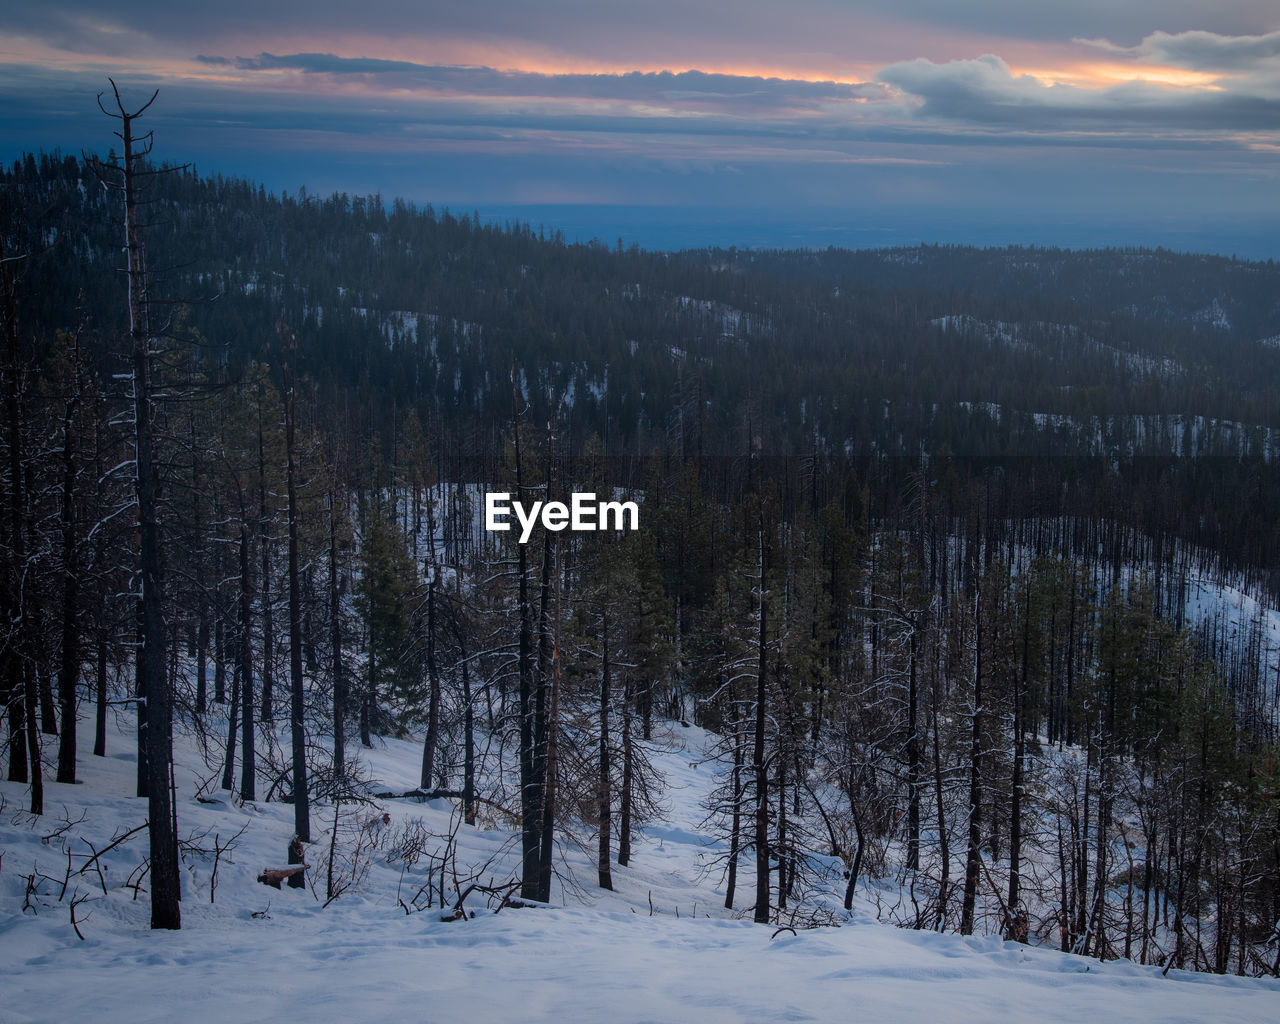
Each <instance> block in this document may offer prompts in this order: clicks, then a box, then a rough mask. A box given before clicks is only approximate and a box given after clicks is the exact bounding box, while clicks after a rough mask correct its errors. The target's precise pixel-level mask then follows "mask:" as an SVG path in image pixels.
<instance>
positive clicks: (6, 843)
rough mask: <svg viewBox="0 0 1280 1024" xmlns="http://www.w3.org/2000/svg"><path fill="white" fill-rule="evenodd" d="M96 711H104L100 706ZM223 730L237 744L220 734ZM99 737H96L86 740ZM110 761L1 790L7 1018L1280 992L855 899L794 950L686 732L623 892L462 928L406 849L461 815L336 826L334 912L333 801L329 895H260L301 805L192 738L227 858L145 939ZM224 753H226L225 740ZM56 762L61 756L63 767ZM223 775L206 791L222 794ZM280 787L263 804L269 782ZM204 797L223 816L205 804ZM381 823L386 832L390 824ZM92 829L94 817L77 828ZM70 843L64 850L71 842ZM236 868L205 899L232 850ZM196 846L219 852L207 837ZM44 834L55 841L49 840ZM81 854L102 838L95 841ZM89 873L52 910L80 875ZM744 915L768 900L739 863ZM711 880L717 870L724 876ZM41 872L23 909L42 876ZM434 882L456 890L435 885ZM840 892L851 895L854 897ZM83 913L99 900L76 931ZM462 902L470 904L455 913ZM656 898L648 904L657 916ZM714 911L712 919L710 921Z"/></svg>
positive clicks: (522, 1015) (1067, 1006) (611, 1015)
mask: <svg viewBox="0 0 1280 1024" xmlns="http://www.w3.org/2000/svg"><path fill="white" fill-rule="evenodd" d="M86 710H91V709H88V708H86ZM211 718H212V720H211V721H210V723H209V726H210V729H209V732H210V734H211V735H215V736H216V735H218V733H219V728H218V726H219V724H220V723H219V722H218V721H217V716H216V715H214V716H211ZM86 725H87V723H86ZM113 726H114V728H113V731H112V732H111V734H110V735H109V737H108V754H109V756H108V757H106V758H95V757H92V756H91V755H90V754H89V753H88V751H89V749H90V746H91V743H92V736H91V732H92V729H91V727H89V728H82V730H81V742H82V754H81V758H80V762H79V772H80V775H81V777H82V779H83V780H84V781H83V782H82V783H81V784H78V785H76V786H67V785H60V784H57V783H53V782H49V783H47V784H46V808H47V809H48V813H46V814H45V815H44V816H43V818H41V819H39V820H33V819H32V818H31V816H30V815H27V814H24V813H22V811H21V808H22V807H23V806H24V804H25V801H26V798H27V797H26V787H24V786H22V785H19V784H16V783H8V782H6V783H0V796H2V797H3V800H4V807H3V813H0V853H2V855H3V860H2V861H0V987H2V988H3V991H4V999H3V1004H2V1005H0V1021H4V1022H5V1024H22V1022H34V1021H41V1022H43V1021H53V1020H69V1019H79V1018H80V1017H82V1016H84V1015H85V1013H86V1011H90V1010H91V1012H92V1015H93V1017H94V1019H95V1020H99V1021H103V1022H116V1021H119V1022H131V1024H133V1022H139V1024H140V1022H149V1021H156V1022H161V1021H163V1022H166V1024H167V1022H170V1021H172V1020H174V1019H175V1017H177V1016H180V1017H181V1019H182V1020H184V1021H191V1022H200V1021H280V1020H315V1021H322V1020H350V1021H360V1020H370V1019H375V1018H382V1017H388V1018H389V1019H399V1018H404V1019H410V1020H430V1021H434V1020H441V1021H444V1020H466V1021H511V1020H555V1021H562V1022H573V1021H601V1020H611V1021H621V1022H627V1021H636V1022H639V1021H675V1020H698V1021H699V1022H718V1021H741V1020H793V1021H803V1020H833V1019H843V1018H850V1019H862V1020H874V1021H885V1022H894V1021H920V1020H945V1021H948V1022H953V1021H954V1022H960V1021H1026V1020H1039V1021H1072V1022H1078V1021H1080V1020H1087V1019H1098V1020H1107V1021H1148V1020H1161V1021H1203V1020H1214V1021H1219V1022H1224V1024H1225V1022H1234V1021H1240V1022H1244V1021H1272V1020H1275V1018H1276V1007H1277V1006H1278V1005H1280V1002H1278V997H1280V982H1277V981H1275V980H1273V979H1267V980H1249V979H1237V978H1230V977H1217V976H1212V975H1204V974H1188V973H1182V972H1177V971H1171V972H1169V974H1168V975H1167V976H1162V975H1161V973H1160V971H1159V970H1158V969H1156V968H1148V967H1138V966H1135V965H1133V964H1130V963H1128V962H1124V961H1119V962H1113V963H1106V964H1102V963H1098V962H1097V961H1093V960H1088V959H1085V958H1082V957H1076V956H1069V955H1065V954H1061V953H1058V952H1055V951H1053V950H1050V949H1044V948H1032V947H1028V946H1023V945H1018V944H1015V943H1006V942H1003V941H1001V940H1000V939H999V938H997V937H994V936H988V937H973V938H962V937H960V936H956V935H943V934H937V933H933V932H917V931H910V930H905V929H897V928H894V927H890V926H888V925H884V924H880V923H877V922H876V921H875V920H874V919H873V912H872V910H871V905H870V904H869V903H867V902H863V901H862V900H860V901H859V902H858V903H857V904H855V910H854V913H853V915H852V919H851V920H850V921H849V923H847V924H846V925H845V926H844V927H840V928H821V929H814V930H808V931H805V930H801V931H799V932H798V933H796V934H792V933H791V932H789V931H781V932H776V930H775V928H774V927H772V926H762V925H754V924H751V923H749V922H747V921H745V920H739V919H736V918H735V917H734V916H733V915H732V914H731V912H728V911H726V910H725V909H724V907H723V895H724V894H723V887H722V886H723V880H722V875H721V872H720V870H719V868H718V867H713V866H712V865H711V864H710V861H711V859H712V858H714V856H715V855H716V853H717V852H720V851H719V849H718V848H717V847H716V846H715V845H714V844H713V843H712V842H711V840H710V839H709V838H708V837H707V836H706V835H705V834H704V833H703V832H702V830H701V825H702V819H703V817H704V812H703V810H702V808H703V805H704V801H705V799H706V797H707V794H708V792H709V790H710V787H711V785H712V773H713V770H714V766H713V765H712V764H711V763H710V762H708V761H706V760H704V757H705V751H706V750H707V749H708V747H709V744H710V738H709V737H708V736H707V735H706V734H705V733H702V732H701V731H700V730H698V729H695V728H681V727H680V726H679V725H678V724H671V725H666V726H662V727H660V728H658V729H656V730H655V731H656V733H657V742H655V743H654V744H652V745H650V757H651V758H652V760H653V762H654V763H655V764H656V765H657V767H658V768H659V769H660V770H661V771H662V772H663V773H664V774H665V776H666V778H667V789H666V791H665V794H664V797H663V802H664V804H665V808H666V809H665V811H664V813H663V815H662V818H661V820H660V821H655V822H653V823H651V824H650V825H649V827H648V828H647V830H646V832H645V834H644V835H643V836H642V837H639V838H638V841H637V843H636V846H635V849H634V850H633V860H632V864H631V866H629V867H626V868H621V867H618V866H617V865H616V864H615V865H614V867H613V878H614V884H615V885H616V886H617V887H618V891H617V892H615V893H602V892H600V891H599V890H597V889H595V887H594V881H595V875H594V869H593V867H592V864H593V852H583V851H581V850H579V849H578V848H577V847H576V846H574V845H572V844H566V845H565V847H564V848H563V849H562V850H561V852H560V855H559V858H558V860H559V863H560V867H561V869H562V870H563V871H567V872H568V873H570V875H571V876H572V879H573V882H572V883H570V884H561V885H557V886H556V887H555V889H554V891H553V903H554V904H555V905H553V906H543V907H532V908H525V909H515V908H508V909H503V910H502V911H501V912H500V913H497V914H494V913H493V912H492V910H491V909H490V908H489V907H488V906H487V905H486V901H485V899H483V898H479V899H477V898H475V897H474V896H473V898H472V899H471V900H470V901H469V903H468V906H469V908H470V909H471V910H473V911H474V912H475V916H474V917H473V918H469V919H462V920H455V921H447V922H446V921H443V920H442V919H441V912H440V908H439V907H438V906H436V907H433V908H430V909H422V910H421V911H420V912H414V913H406V912H405V910H404V909H403V908H402V907H401V906H399V905H397V898H398V894H399V898H401V899H405V900H406V901H412V895H411V894H412V892H413V891H414V890H416V889H417V888H418V887H419V886H421V885H422V884H423V883H424V882H425V881H426V880H427V878H426V874H425V863H426V861H427V860H428V859H429V858H427V857H423V858H422V859H421V860H419V861H418V862H417V863H416V864H414V865H412V866H406V858H405V856H404V855H403V852H402V851H403V843H401V842H400V840H401V839H403V837H404V836H405V835H407V834H408V830H409V829H410V828H411V827H413V826H414V825H415V823H416V824H417V825H420V826H421V828H422V829H424V830H425V831H426V832H427V833H432V834H434V837H435V838H433V839H432V840H431V841H430V842H428V843H427V850H428V852H430V850H431V849H432V844H433V843H435V844H437V845H438V844H440V843H442V842H443V839H442V838H441V837H442V836H444V835H445V834H447V833H448V832H449V831H450V827H451V822H452V823H453V825H456V824H457V820H456V813H455V809H454V808H453V807H452V805H451V803H450V802H449V801H447V800H436V801H431V802H429V803H417V802H414V801H411V800H396V799H383V800H380V801H377V802H376V803H375V802H370V803H366V804H359V805H348V806H345V807H344V808H343V810H342V830H341V831H340V837H341V840H342V843H343V844H347V845H348V846H349V844H350V843H351V842H352V841H353V839H354V838H355V837H357V836H362V837H363V839H362V842H364V843H365V844H367V845H366V847H365V853H364V856H365V862H366V863H365V872H366V873H365V875H364V877H363V881H362V882H361V883H359V884H357V885H355V886H353V887H352V888H351V890H350V891H348V892H347V893H345V894H344V895H342V896H341V897H340V898H339V899H337V900H335V901H334V902H332V903H331V904H329V905H328V906H327V907H326V906H324V899H323V896H324V883H323V870H322V868H323V863H324V858H325V856H326V855H327V847H328V838H329V835H328V829H329V828H330V827H331V825H332V823H333V820H334V810H333V807H332V805H329V804H316V805H314V806H313V812H312V813H313V817H312V829H313V837H314V838H315V839H316V842H315V843H314V844H313V845H312V846H311V847H310V848H309V851H308V858H307V859H308V861H309V863H310V864H311V865H312V870H311V871H310V872H309V874H311V875H312V881H313V882H315V881H318V882H319V892H318V894H317V893H316V892H313V891H312V890H310V889H305V890H291V889H289V888H287V887H286V888H284V889H283V890H281V891H278V892H277V891H275V890H273V889H269V888H266V887H264V886H262V885H260V884H258V883H257V882H256V881H255V878H256V875H257V873H258V872H259V871H261V870H262V869H263V868H264V867H269V866H277V865H279V864H280V863H281V862H282V861H283V860H284V854H285V847H286V845H287V843H288V841H289V837H290V835H291V834H292V821H293V817H292V807H291V806H290V805H287V804H279V803H265V802H258V803H250V804H245V805H243V806H240V805H239V804H238V803H237V802H235V801H232V800H230V799H229V798H228V796H227V794H226V793H224V792H218V791H216V790H214V789H213V788H212V787H214V786H216V784H217V780H216V770H217V768H218V764H217V763H216V761H215V763H213V764H208V763H206V759H205V757H204V756H203V753H202V748H201V745H200V743H199V742H198V739H197V737H196V736H194V735H193V734H191V733H190V732H187V731H180V732H179V734H178V735H177V736H176V737H175V747H176V751H177V758H178V765H177V770H176V777H177V787H178V818H179V833H180V835H181V836H183V837H184V838H187V837H195V845H197V846H201V847H203V848H205V849H206V850H207V851H208V853H207V854H205V855H201V854H199V853H196V852H191V851H189V852H188V853H187V854H186V855H184V858H183V886H184V902H183V905H182V911H183V930H182V931H180V932H152V931H150V930H149V929H148V927H147V923H148V914H149V908H148V904H147V898H146V896H145V892H144V894H142V895H141V896H139V897H138V898H137V899H135V898H134V895H133V893H132V891H131V890H130V889H128V888H126V887H125V883H126V882H127V881H128V880H129V876H130V875H131V874H132V873H133V872H134V870H135V869H136V868H137V867H138V866H139V864H140V863H141V861H142V858H143V857H144V855H145V846H146V840H145V835H144V834H142V833H140V834H139V835H137V836H135V837H134V838H133V839H131V840H129V841H127V842H125V843H123V844H122V845H121V846H120V847H117V849H116V850H114V851H112V852H111V853H110V854H107V855H106V856H105V857H104V858H103V861H104V862H105V863H106V870H105V872H104V876H103V880H104V883H105V885H106V888H107V890H108V893H107V895H105V896H104V895H103V892H102V887H101V886H100V885H99V882H98V878H97V876H96V873H95V872H94V871H93V869H92V867H90V868H89V870H88V871H86V873H84V874H76V871H78V869H79V868H80V866H81V865H82V864H86V863H87V862H88V860H89V857H90V856H91V854H90V851H89V848H88V845H87V843H88V842H92V843H93V844H94V846H95V847H96V848H97V849H102V847H103V846H105V845H106V844H107V843H108V842H110V840H111V838H112V836H113V834H116V833H117V832H122V831H126V830H127V829H130V828H133V827H135V826H137V825H139V824H141V823H142V821H143V819H144V818H145V803H144V802H143V801H141V800H138V799H136V798H134V797H132V796H131V793H132V791H133V785H134V772H135V767H134V761H133V753H132V750H133V731H132V730H133V723H132V719H131V717H130V715H129V714H127V713H123V712H122V713H119V714H117V715H115V716H113ZM215 746H216V743H215ZM357 752H358V753H359V754H360V758H361V761H362V767H363V771H364V773H365V774H366V776H367V777H368V779H369V784H368V790H369V792H371V793H372V792H377V791H379V790H381V789H383V788H390V789H392V790H397V791H402V790H404V789H407V788H411V787H412V786H413V785H414V784H416V781H417V772H418V761H419V758H420V756H421V755H420V747H419V745H418V744H417V742H415V741H411V740H385V741H379V742H378V743H376V745H375V747H374V749H373V750H370V751H360V750H358V748H355V747H354V746H353V748H352V749H351V750H350V754H351V755H353V756H354V755H355V754H356V753H357ZM46 753H49V752H46ZM206 780H208V781H206ZM261 789H265V786H261V785H260V791H261ZM197 793H199V794H200V795H201V796H203V797H204V799H205V800H210V799H212V800H214V801H215V802H213V803H202V802H199V801H197V799H196V796H197ZM384 814H385V815H386V818H385V819H384V818H383V815H384ZM82 815H83V820H78V819H80V818H81V816H82ZM68 821H70V822H75V824H73V825H70V826H69V827H65V828H63V832H62V834H61V835H54V834H53V833H55V832H56V831H57V830H58V829H59V828H60V827H63V826H65V825H66V823H67V822H68ZM481 826H482V827H477V828H468V827H465V826H463V827H458V829H457V847H458V858H457V861H458V865H459V869H460V870H464V869H466V868H467V867H468V866H475V865H479V864H480V863H482V862H486V861H489V862H490V864H489V867H488V868H487V869H486V871H485V877H486V878H490V877H491V878H493V879H495V880H497V881H503V880H506V879H509V878H511V877H513V871H514V869H515V867H516V864H517V861H518V843H517V841H516V837H515V836H514V835H513V834H512V833H511V832H509V831H508V830H507V829H508V825H507V823H506V822H505V821H503V820H495V818H494V816H493V815H490V816H489V820H488V821H487V822H486V821H485V820H484V819H483V818H482V821H481ZM242 828H244V832H243V834H242V835H240V837H239V838H238V839H237V840H236V845H235V847H234V849H232V850H230V851H228V852H226V853H223V854H222V855H221V856H220V858H219V863H218V865H217V867H218V876H217V885H216V888H215V889H214V890H213V893H212V895H213V900H212V902H211V900H210V896H211V891H210V880H211V877H212V871H213V866H214V865H213V861H214V855H213V852H212V851H213V847H214V838H213V837H215V836H216V837H217V841H218V843H221V844H225V843H226V842H227V841H228V840H229V839H230V838H231V837H232V836H235V835H236V834H237V832H239V830H241V829H242ZM201 836H203V837H204V838H200V837H201ZM44 837H50V838H48V840H47V841H42V840H43V838H44ZM86 841H87V842H86ZM68 863H70V865H71V867H72V874H71V878H70V884H69V888H68V895H67V897H66V899H64V900H62V901H59V900H58V895H59V892H58V890H59V888H60V886H61V882H62V879H63V877H64V873H65V872H66V870H67V865H68ZM741 866H742V869H743V871H742V874H741V876H740V878H739V886H740V889H739V893H738V897H739V898H738V906H739V907H742V906H744V905H746V904H748V903H749V902H750V893H751V891H752V886H753V878H752V876H751V864H750V863H749V858H744V859H743V863H742V865H741ZM708 868H711V870H708ZM37 872H38V873H43V874H46V875H48V876H49V877H50V878H51V879H52V881H50V882H47V883H43V884H42V885H41V887H40V889H41V893H42V895H40V896H38V897H35V898H34V900H33V902H34V903H35V904H36V906H35V908H34V909H33V910H30V909H29V910H27V911H26V912H23V910H22V906H23V901H24V896H25V893H26V889H27V876H28V875H32V874H36V873H37ZM436 877H437V878H438V876H436ZM835 884H836V885H839V884H840V882H839V880H838V879H836V880H835ZM72 895H86V896H88V897H89V902H85V903H83V904H81V905H80V906H79V908H78V911H77V920H78V922H79V924H80V928H81V931H82V932H83V934H84V936H85V938H84V940H83V941H81V940H80V939H78V938H77V936H76V933H75V931H74V930H73V929H72V927H71V924H70V919H69V909H68V904H69V901H70V899H71V896H72ZM448 896H449V902H450V903H451V901H452V894H451V893H449V894H448ZM650 901H652V909H651V904H650ZM695 906H696V909H695Z"/></svg>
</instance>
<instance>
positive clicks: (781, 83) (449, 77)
mask: <svg viewBox="0 0 1280 1024" xmlns="http://www.w3.org/2000/svg"><path fill="white" fill-rule="evenodd" d="M197 60H198V61H200V62H201V63H202V64H205V65H207V66H210V67H218V68H234V69H236V70H239V71H245V72H250V73H254V72H276V71H296V72H299V73H302V74H304V75H323V76H327V77H329V78H331V79H333V80H334V81H335V82H341V81H343V80H351V79H355V78H358V79H360V80H362V81H363V82H365V83H367V84H370V85H374V86H376V87H381V88H386V89H394V90H416V91H419V92H423V93H435V94H448V95H453V96H473V97H507V98H510V97H517V98H530V99H534V98H536V99H566V100H574V99H580V100H617V101H625V102H631V103H664V104H679V105H695V106H696V105H699V104H709V105H713V106H723V105H727V104H730V105H739V106H741V105H751V106H753V107H755V108H757V109H758V108H760V107H792V106H795V107H816V106H821V105H823V104H832V103H847V102H851V101H857V100H874V99H884V98H885V97H886V96H887V95H888V93H887V90H886V89H885V87H884V86H883V85H881V84H879V83H876V82H834V81H807V80H803V79H787V78H765V77H760V76H751V75H731V74H717V73H709V72H704V71H696V70H692V71H679V72H673V71H657V72H642V71H630V72H624V73H619V74H546V73H541V72H533V71H500V70H497V69H495V68H491V67H461V66H454V65H438V64H418V63H414V62H412V61H402V60H384V59H381V58H373V57H340V56H337V55H335V54H332V53H293V54H282V55H277V54H273V53H261V54H259V55H258V56H256V57H236V58H228V57H217V56H200V57H198V58H197Z"/></svg>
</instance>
